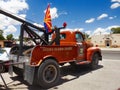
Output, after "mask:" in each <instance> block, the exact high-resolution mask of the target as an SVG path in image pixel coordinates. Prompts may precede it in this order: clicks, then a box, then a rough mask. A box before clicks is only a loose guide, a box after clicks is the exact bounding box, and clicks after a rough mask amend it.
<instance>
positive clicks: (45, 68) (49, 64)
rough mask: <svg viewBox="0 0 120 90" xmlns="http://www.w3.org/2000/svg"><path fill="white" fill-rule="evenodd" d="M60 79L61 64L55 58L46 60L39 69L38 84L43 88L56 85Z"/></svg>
mask: <svg viewBox="0 0 120 90" xmlns="http://www.w3.org/2000/svg"><path fill="white" fill-rule="evenodd" d="M59 79H60V69H59V65H58V63H57V62H56V61H54V60H53V59H47V60H45V61H44V62H43V63H42V64H41V65H40V67H39V69H38V84H39V85H40V86H41V87H43V88H50V87H52V86H55V85H56V84H57V83H58V81H59Z"/></svg>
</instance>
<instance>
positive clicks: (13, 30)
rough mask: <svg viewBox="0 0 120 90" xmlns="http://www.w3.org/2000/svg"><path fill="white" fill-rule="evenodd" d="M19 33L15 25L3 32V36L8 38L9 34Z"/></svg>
mask: <svg viewBox="0 0 120 90" xmlns="http://www.w3.org/2000/svg"><path fill="white" fill-rule="evenodd" d="M16 31H17V29H16V27H15V26H13V25H9V26H8V27H7V28H6V29H5V30H4V31H3V32H4V33H3V35H4V36H5V37H6V35H7V34H8V33H9V34H11V33H12V34H13V33H15V32H16Z"/></svg>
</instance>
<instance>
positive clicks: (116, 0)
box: [111, 0, 120, 2]
mask: <svg viewBox="0 0 120 90" xmlns="http://www.w3.org/2000/svg"><path fill="white" fill-rule="evenodd" d="M111 2H120V0H111Z"/></svg>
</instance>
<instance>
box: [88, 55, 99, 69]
mask: <svg viewBox="0 0 120 90" xmlns="http://www.w3.org/2000/svg"><path fill="white" fill-rule="evenodd" d="M98 64H99V54H97V53H95V54H94V55H93V57H92V62H91V63H90V65H89V66H90V68H91V69H96V68H97V67H98Z"/></svg>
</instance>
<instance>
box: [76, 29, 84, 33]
mask: <svg viewBox="0 0 120 90" xmlns="http://www.w3.org/2000/svg"><path fill="white" fill-rule="evenodd" d="M74 30H75V31H81V32H82V31H84V28H75V29H74Z"/></svg>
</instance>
